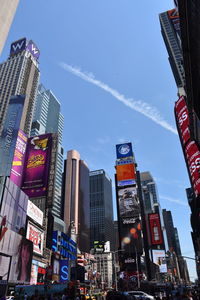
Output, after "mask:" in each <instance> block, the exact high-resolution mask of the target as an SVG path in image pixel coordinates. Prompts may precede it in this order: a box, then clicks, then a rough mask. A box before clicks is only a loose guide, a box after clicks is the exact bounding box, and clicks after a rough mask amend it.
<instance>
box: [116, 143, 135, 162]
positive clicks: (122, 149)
mask: <svg viewBox="0 0 200 300" xmlns="http://www.w3.org/2000/svg"><path fill="white" fill-rule="evenodd" d="M116 153H117V159H121V158H126V157H130V156H133V151H132V144H131V143H124V144H118V145H116Z"/></svg>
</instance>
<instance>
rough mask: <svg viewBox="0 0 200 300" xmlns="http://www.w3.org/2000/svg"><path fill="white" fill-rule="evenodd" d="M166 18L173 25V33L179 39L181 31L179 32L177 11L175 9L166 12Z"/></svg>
mask: <svg viewBox="0 0 200 300" xmlns="http://www.w3.org/2000/svg"><path fill="white" fill-rule="evenodd" d="M167 13H168V16H169V18H170V20H171V22H172V24H173V27H174V31H175V32H176V34H177V35H178V36H179V38H181V30H180V20H179V14H178V10H177V9H176V8H174V9H171V10H168V12H167Z"/></svg>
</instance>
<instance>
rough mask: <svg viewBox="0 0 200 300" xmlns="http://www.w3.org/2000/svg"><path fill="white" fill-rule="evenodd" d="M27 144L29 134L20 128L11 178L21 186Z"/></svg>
mask: <svg viewBox="0 0 200 300" xmlns="http://www.w3.org/2000/svg"><path fill="white" fill-rule="evenodd" d="M26 144H27V135H26V134H25V133H24V132H23V131H22V130H21V129H20V130H19V131H18V136H17V141H16V146H15V152H14V158H13V162H12V169H11V174H10V179H11V180H12V181H13V182H14V183H15V184H16V185H17V186H19V187H21V182H22V174H23V167H24V160H25V151H26Z"/></svg>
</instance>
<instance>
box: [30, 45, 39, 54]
mask: <svg viewBox="0 0 200 300" xmlns="http://www.w3.org/2000/svg"><path fill="white" fill-rule="evenodd" d="M31 50H32V51H33V53H34V54H37V53H38V49H37V48H36V47H35V46H34V45H33V44H32V45H31Z"/></svg>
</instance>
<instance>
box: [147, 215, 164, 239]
mask: <svg viewBox="0 0 200 300" xmlns="http://www.w3.org/2000/svg"><path fill="white" fill-rule="evenodd" d="M148 217H149V227H150V233H151V244H152V245H161V244H162V243H163V238H162V230H161V226H160V217H159V214H149V215H148Z"/></svg>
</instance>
